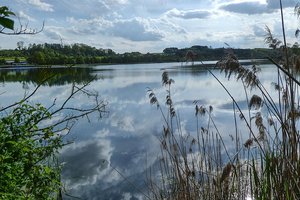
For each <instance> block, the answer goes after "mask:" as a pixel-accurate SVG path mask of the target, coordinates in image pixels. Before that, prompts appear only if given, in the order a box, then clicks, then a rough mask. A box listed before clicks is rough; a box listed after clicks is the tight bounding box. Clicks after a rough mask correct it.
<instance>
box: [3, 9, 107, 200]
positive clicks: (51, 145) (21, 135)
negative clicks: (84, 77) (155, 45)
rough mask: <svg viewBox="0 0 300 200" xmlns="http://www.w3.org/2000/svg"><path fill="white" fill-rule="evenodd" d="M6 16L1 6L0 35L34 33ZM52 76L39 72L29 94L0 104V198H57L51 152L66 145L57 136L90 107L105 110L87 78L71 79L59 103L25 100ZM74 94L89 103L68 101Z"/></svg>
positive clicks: (57, 184) (57, 183)
mask: <svg viewBox="0 0 300 200" xmlns="http://www.w3.org/2000/svg"><path fill="white" fill-rule="evenodd" d="M12 15H14V13H13V12H11V11H10V10H9V9H8V8H7V7H5V6H1V7H0V34H8V35H15V34H35V33H37V32H36V31H34V30H33V31H30V32H27V31H26V29H22V28H21V29H18V30H19V31H18V32H14V31H13V30H14V21H13V20H11V19H10V17H11V16H12ZM7 29H8V32H5V31H6V30H7ZM11 31H12V32H11ZM55 76H56V74H47V75H45V74H44V75H43V76H41V77H39V80H38V84H37V86H36V88H35V89H34V90H33V91H32V93H30V94H26V95H25V97H24V98H23V99H21V100H20V101H17V102H15V103H12V104H10V105H7V106H4V105H2V106H1V108H0V115H1V117H0V199H5V200H10V199H62V194H63V192H64V190H63V185H62V183H61V179H60V174H61V164H59V163H58V162H57V159H56V156H57V153H58V150H59V149H61V148H62V147H63V145H65V144H66V143H65V141H64V140H63V138H64V136H65V135H66V134H68V133H69V131H70V129H71V128H72V126H73V125H74V123H75V121H76V120H77V119H78V118H82V117H85V116H86V117H87V116H88V115H89V114H91V113H95V112H98V113H99V117H101V113H103V112H105V102H103V101H100V100H99V99H98V94H97V93H95V92H91V91H88V90H86V87H87V86H88V85H89V83H90V81H92V79H90V80H88V81H84V83H81V85H80V86H78V85H76V84H75V82H73V84H72V87H71V90H70V94H69V96H68V97H67V98H66V99H65V100H62V102H61V104H59V103H58V102H56V101H55V100H54V102H53V104H52V105H51V106H50V107H47V108H46V107H44V106H43V105H41V104H39V103H37V104H32V103H31V102H30V99H31V97H32V96H33V95H34V94H35V93H36V91H37V90H38V89H39V87H40V86H41V85H43V84H45V83H49V80H51V79H52V78H53V77H55ZM76 95H83V96H86V97H87V98H88V99H89V101H92V102H91V103H92V104H90V105H86V107H85V108H76V107H74V106H72V104H70V100H71V99H74V98H75V97H76ZM3 106H4V107H3ZM65 111H68V112H67V114H66V112H65ZM58 116H61V117H62V118H60V117H58ZM57 117H58V118H57Z"/></svg>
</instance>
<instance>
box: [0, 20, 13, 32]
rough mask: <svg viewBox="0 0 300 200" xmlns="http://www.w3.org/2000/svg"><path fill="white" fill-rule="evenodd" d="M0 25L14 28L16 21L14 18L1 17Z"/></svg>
mask: <svg viewBox="0 0 300 200" xmlns="http://www.w3.org/2000/svg"><path fill="white" fill-rule="evenodd" d="M0 25H1V26H3V27H4V28H8V29H11V30H14V21H13V20H12V19H9V18H5V17H0Z"/></svg>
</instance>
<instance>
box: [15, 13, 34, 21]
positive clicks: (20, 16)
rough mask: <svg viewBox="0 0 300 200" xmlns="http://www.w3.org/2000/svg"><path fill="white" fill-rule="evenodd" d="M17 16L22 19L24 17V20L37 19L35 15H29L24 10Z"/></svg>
mask: <svg viewBox="0 0 300 200" xmlns="http://www.w3.org/2000/svg"><path fill="white" fill-rule="evenodd" d="M17 16H18V17H19V18H20V19H24V20H27V21H36V20H35V19H34V18H33V17H31V16H29V15H27V14H26V13H25V12H23V11H19V12H18V14H17Z"/></svg>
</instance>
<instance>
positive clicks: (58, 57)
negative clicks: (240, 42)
mask: <svg viewBox="0 0 300 200" xmlns="http://www.w3.org/2000/svg"><path fill="white" fill-rule="evenodd" d="M291 49H294V50H295V49H299V46H298V45H297V44H295V45H293V46H292V47H291ZM231 50H232V51H234V53H235V55H237V57H238V58H239V59H262V58H265V57H266V56H270V55H271V56H274V54H276V52H274V51H272V49H268V48H255V49H249V48H248V49H231ZM226 51H228V48H224V47H222V48H211V47H208V46H200V45H195V46H192V47H189V48H181V49H179V48H177V47H168V48H165V49H164V50H163V52H161V53H145V54H143V53H140V52H126V53H121V54H120V53H116V52H114V51H113V50H112V49H102V48H100V49H97V48H95V47H91V46H89V45H86V44H72V45H63V44H49V43H44V44H29V45H28V47H24V46H23V43H20V42H19V43H18V48H16V49H14V50H0V64H5V62H6V60H5V59H7V58H10V59H12V58H14V61H15V62H20V59H19V58H20V57H23V58H24V59H25V60H26V61H27V62H28V63H29V64H35V65H67V64H68V65H72V64H101V63H103V64H120V63H123V64H124V63H125V64H129V63H154V62H155V63H159V62H186V61H191V59H192V60H193V61H205V60H218V59H219V58H221V57H222V56H223V55H224V52H226ZM189 53H191V54H190V55H192V58H187V55H188V54H189ZM275 56H276V55H275Z"/></svg>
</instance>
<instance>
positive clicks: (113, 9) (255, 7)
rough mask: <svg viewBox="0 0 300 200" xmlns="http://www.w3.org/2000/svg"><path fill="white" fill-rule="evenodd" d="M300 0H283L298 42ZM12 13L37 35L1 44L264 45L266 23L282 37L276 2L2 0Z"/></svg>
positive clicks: (117, 47)
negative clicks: (298, 7)
mask: <svg viewBox="0 0 300 200" xmlns="http://www.w3.org/2000/svg"><path fill="white" fill-rule="evenodd" d="M298 1H299V0H282V3H283V7H284V10H283V11H284V19H285V26H286V34H287V41H288V43H290V44H293V43H294V42H297V40H298V39H297V38H295V36H294V35H295V30H296V29H297V28H298V27H299V26H300V24H299V22H300V19H298V18H297V16H296V15H295V14H294V7H295V5H296V4H297V3H298ZM1 4H2V5H6V6H8V7H9V8H10V9H11V10H12V11H13V12H15V13H16V15H17V18H15V20H16V24H15V25H16V27H19V24H22V25H23V26H24V25H26V24H27V26H28V28H29V29H30V28H31V29H36V30H38V29H40V28H41V27H42V25H43V22H44V24H45V25H44V29H43V31H42V32H41V33H39V34H36V35H19V36H7V35H0V48H1V49H10V48H13V49H14V48H16V47H17V42H18V41H24V44H25V46H28V45H29V44H32V43H63V44H68V45H69V44H74V43H84V44H87V45H90V46H94V47H96V48H104V49H107V48H109V49H112V50H114V51H115V52H117V53H124V52H134V51H139V52H142V53H147V52H150V53H159V52H162V51H163V49H165V48H167V47H178V48H185V47H190V46H192V45H202V46H209V47H212V48H218V47H224V46H226V45H225V43H227V44H229V45H230V46H231V47H233V48H256V47H267V45H266V44H265V43H264V37H265V34H266V32H265V27H266V26H268V27H269V28H270V29H271V31H272V33H273V34H274V35H275V36H276V37H278V38H279V39H281V38H282V31H281V21H280V11H279V0H2V3H1Z"/></svg>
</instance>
